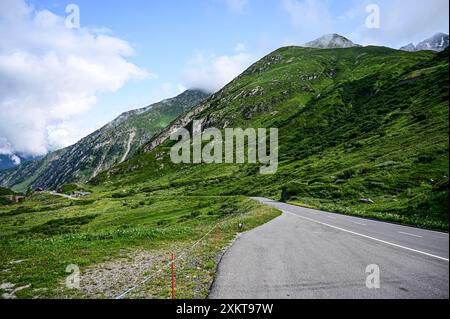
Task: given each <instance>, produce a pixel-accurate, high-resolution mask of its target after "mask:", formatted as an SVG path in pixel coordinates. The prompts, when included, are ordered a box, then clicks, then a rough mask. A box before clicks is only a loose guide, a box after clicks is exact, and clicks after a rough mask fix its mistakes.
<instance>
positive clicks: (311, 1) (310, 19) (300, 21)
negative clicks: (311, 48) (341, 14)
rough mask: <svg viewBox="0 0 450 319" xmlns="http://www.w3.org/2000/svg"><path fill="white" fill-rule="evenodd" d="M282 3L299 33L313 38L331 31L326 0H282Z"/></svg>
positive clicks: (331, 24)
mask: <svg viewBox="0 0 450 319" xmlns="http://www.w3.org/2000/svg"><path fill="white" fill-rule="evenodd" d="M282 5H283V8H284V10H285V11H286V12H287V13H288V14H289V16H290V18H291V21H292V24H293V25H294V26H295V27H296V28H297V29H298V31H299V33H300V35H303V36H304V37H308V38H309V39H314V38H316V37H318V36H322V35H324V34H327V33H332V32H333V30H334V27H333V18H332V15H331V13H330V8H329V5H328V1H320V0H301V1H300V0H282Z"/></svg>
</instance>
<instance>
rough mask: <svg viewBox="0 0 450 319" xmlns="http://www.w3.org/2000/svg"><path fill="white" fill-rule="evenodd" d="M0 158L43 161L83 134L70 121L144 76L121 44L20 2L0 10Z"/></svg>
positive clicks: (5, 2) (0, 5)
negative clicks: (16, 155)
mask: <svg viewBox="0 0 450 319" xmlns="http://www.w3.org/2000/svg"><path fill="white" fill-rule="evenodd" d="M0 38H1V41H0V114H1V119H0V154H4V155H12V154H14V153H20V154H27V155H43V154H46V153H47V152H48V151H49V150H53V149H57V148H60V147H64V146H67V145H70V144H72V143H74V142H76V141H77V140H78V139H79V138H81V137H82V136H83V134H85V132H83V131H80V130H79V129H78V128H77V126H76V122H74V121H73V119H74V117H76V116H77V115H80V114H81V113H83V112H86V111H88V110H89V109H90V108H91V107H93V106H94V105H95V104H96V102H97V98H96V94H98V93H99V92H114V91H116V90H118V89H119V88H121V87H122V86H123V85H124V84H125V82H126V81H128V80H130V79H132V78H143V77H146V76H149V75H151V74H149V73H148V72H146V71H145V70H143V69H141V68H139V67H138V66H136V65H134V64H132V63H130V62H128V61H127V60H126V57H127V56H130V55H132V54H133V49H132V47H131V46H130V45H129V44H128V43H127V42H126V41H124V40H121V39H119V38H116V37H113V36H111V35H106V34H102V33H98V32H95V31H92V30H89V29H87V28H80V29H68V28H67V27H66V26H65V17H62V16H58V15H55V14H54V13H52V12H50V11H47V10H41V11H36V10H34V9H33V8H32V7H30V6H28V5H27V4H26V3H25V2H24V1H23V0H2V1H1V2H0Z"/></svg>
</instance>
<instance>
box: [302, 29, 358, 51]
mask: <svg viewBox="0 0 450 319" xmlns="http://www.w3.org/2000/svg"><path fill="white" fill-rule="evenodd" d="M359 46H360V45H358V44H355V43H353V42H352V41H350V40H349V39H347V38H346V37H344V36H342V35H339V34H336V33H331V34H326V35H324V36H322V37H320V38H318V39H316V40H314V41H310V42H308V43H305V47H308V48H317V49H336V48H352V47H359Z"/></svg>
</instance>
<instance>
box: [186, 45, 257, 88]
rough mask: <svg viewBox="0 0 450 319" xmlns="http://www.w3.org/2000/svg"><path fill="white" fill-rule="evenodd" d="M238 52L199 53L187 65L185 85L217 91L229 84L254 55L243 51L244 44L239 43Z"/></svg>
mask: <svg viewBox="0 0 450 319" xmlns="http://www.w3.org/2000/svg"><path fill="white" fill-rule="evenodd" d="M236 48H239V50H236V51H237V52H236V53H235V54H232V55H220V56H216V55H214V54H209V55H206V54H204V53H199V54H197V56H196V57H195V59H193V60H192V61H191V62H190V63H189V65H188V66H187V67H186V69H185V70H184V73H183V82H184V83H183V85H184V86H185V87H188V88H191V89H201V90H204V91H207V92H216V91H218V90H220V89H221V88H222V87H224V86H225V85H226V84H228V83H229V82H230V81H231V80H233V79H234V78H235V77H237V76H238V75H239V74H241V73H242V72H243V71H244V70H245V69H246V68H248V67H249V66H250V64H251V63H252V61H253V57H252V56H251V55H250V54H248V53H246V52H244V51H241V50H242V49H243V48H244V46H243V45H242V44H241V45H238V46H237V47H236Z"/></svg>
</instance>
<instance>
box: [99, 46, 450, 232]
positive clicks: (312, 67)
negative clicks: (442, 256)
mask: <svg viewBox="0 0 450 319" xmlns="http://www.w3.org/2000/svg"><path fill="white" fill-rule="evenodd" d="M448 71H449V68H448V49H447V50H445V51H444V52H441V53H434V52H430V51H422V52H414V53H409V52H402V51H397V50H393V49H388V48H383V47H364V48H348V49H330V50H319V49H310V48H300V47H286V48H282V49H279V50H277V51H275V52H273V53H272V54H270V55H268V56H266V57H265V58H263V59H262V60H260V61H259V62H257V63H255V64H254V65H252V66H251V67H250V68H249V69H248V70H246V71H245V72H244V73H243V74H242V75H241V76H239V77H238V78H237V79H235V80H234V81H233V82H231V83H230V84H229V85H227V86H226V87H225V88H224V89H223V90H221V91H219V92H218V93H216V94H214V95H213V96H211V97H210V98H209V99H207V100H206V101H205V102H204V103H202V104H201V105H199V106H198V107H197V109H198V112H197V113H196V114H195V115H193V116H192V117H191V120H192V119H202V120H203V121H204V124H203V126H204V127H205V128H206V127H218V128H224V127H242V128H247V127H254V128H257V127H267V128H268V127H277V128H279V144H280V146H279V160H280V164H279V169H278V171H277V173H276V174H274V175H261V174H259V166H260V164H257V165H254V164H253V165H252V164H247V165H233V164H228V165H226V164H214V165H212V164H207V165H206V164H196V165H194V164H192V165H189V164H183V165H179V164H177V165H175V164H172V163H171V161H170V158H169V151H170V146H171V145H173V143H174V142H173V141H169V140H168V139H167V135H168V134H167V132H170V131H171V130H172V128H168V129H167V130H166V131H165V132H163V133H162V134H160V135H159V136H158V137H156V138H155V140H156V141H157V142H158V143H155V140H154V141H153V142H152V143H149V144H148V146H146V147H144V150H145V152H141V154H138V155H137V156H135V157H133V158H131V159H130V160H129V161H127V162H126V163H123V164H121V165H119V166H116V167H114V168H112V169H111V170H109V171H106V172H104V173H102V174H100V175H99V176H98V177H97V178H96V179H94V180H93V183H94V184H98V185H102V187H106V188H107V189H118V188H120V189H128V190H129V191H130V192H136V193H142V192H145V193H147V194H149V195H153V194H158V193H160V192H163V193H166V192H169V193H170V194H173V195H174V196H175V195H181V194H183V195H186V194H190V195H206V194H207V195H264V196H270V197H273V198H276V199H280V198H281V194H282V193H283V194H284V195H285V196H284V197H287V198H285V199H287V200H291V201H293V202H295V203H299V204H303V205H307V206H312V207H318V208H322V209H326V210H330V211H335V212H342V213H348V214H354V215H361V216H369V217H373V218H378V219H383V220H390V221H395V222H401V223H406V224H412V225H418V226H424V227H430V228H438V229H448V111H449V109H448V89H449V88H448V83H449V79H448ZM183 121H184V122H186V119H185V118H183ZM175 125H176V123H175ZM185 126H186V127H187V128H189V127H190V124H189V123H188V124H187V125H185ZM363 199H371V200H372V201H373V202H374V203H373V204H367V203H365V202H363V201H362V200H363Z"/></svg>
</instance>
